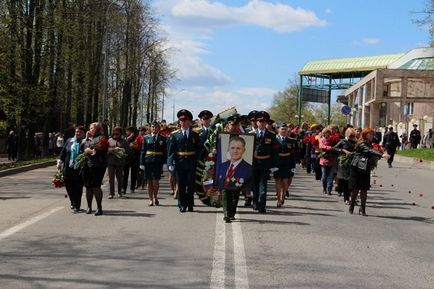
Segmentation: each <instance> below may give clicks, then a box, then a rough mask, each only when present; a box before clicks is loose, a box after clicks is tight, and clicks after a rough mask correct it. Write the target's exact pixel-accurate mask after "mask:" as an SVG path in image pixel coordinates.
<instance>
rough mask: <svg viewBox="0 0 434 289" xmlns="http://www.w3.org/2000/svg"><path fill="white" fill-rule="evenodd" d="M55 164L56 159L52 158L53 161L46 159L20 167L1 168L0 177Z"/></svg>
mask: <svg viewBox="0 0 434 289" xmlns="http://www.w3.org/2000/svg"><path fill="white" fill-rule="evenodd" d="M55 164H56V160H51V161H46V162H42V163H37V164H30V165H25V166H22V167H18V168H11V169H6V170H1V171H0V177H5V176H10V175H14V174H18V173H22V172H27V171H31V170H34V169H40V168H45V167H49V166H53V165H55Z"/></svg>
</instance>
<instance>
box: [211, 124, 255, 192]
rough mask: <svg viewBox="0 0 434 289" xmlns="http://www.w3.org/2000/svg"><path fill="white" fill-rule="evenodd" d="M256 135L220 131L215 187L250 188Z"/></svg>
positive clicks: (228, 188)
mask: <svg viewBox="0 0 434 289" xmlns="http://www.w3.org/2000/svg"><path fill="white" fill-rule="evenodd" d="M254 144H255V135H253V134H231V133H225V132H222V133H219V134H218V136H217V156H216V169H215V175H214V187H215V188H218V189H227V190H249V189H251V187H252V180H253V149H254Z"/></svg>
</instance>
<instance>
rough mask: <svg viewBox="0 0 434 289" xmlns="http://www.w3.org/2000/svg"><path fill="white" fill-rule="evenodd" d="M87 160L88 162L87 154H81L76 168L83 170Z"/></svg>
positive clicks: (76, 162)
mask: <svg viewBox="0 0 434 289" xmlns="http://www.w3.org/2000/svg"><path fill="white" fill-rule="evenodd" d="M87 160H88V156H87V154H85V153H81V154H79V155H78V156H77V158H76V159H75V165H74V168H75V169H80V170H82V169H83V168H84V167H85V165H86V163H87Z"/></svg>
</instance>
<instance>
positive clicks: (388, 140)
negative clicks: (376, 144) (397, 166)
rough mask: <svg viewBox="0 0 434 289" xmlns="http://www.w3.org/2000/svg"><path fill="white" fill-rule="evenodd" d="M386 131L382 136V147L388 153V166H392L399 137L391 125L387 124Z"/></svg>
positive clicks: (398, 144)
mask: <svg viewBox="0 0 434 289" xmlns="http://www.w3.org/2000/svg"><path fill="white" fill-rule="evenodd" d="M388 129H389V130H388V131H387V132H385V133H384V137H383V143H382V145H383V147H384V148H385V149H386V151H387V154H388V155H390V158H389V159H388V160H387V163H388V164H389V168H391V167H392V162H393V157H394V155H395V153H396V149H397V147H398V146H400V145H401V144H400V142H399V137H398V134H397V133H396V132H394V131H393V126H391V125H389V126H388Z"/></svg>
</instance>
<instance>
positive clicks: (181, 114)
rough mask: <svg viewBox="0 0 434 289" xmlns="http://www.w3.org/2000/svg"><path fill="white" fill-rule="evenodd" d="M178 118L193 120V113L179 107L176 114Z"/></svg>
mask: <svg viewBox="0 0 434 289" xmlns="http://www.w3.org/2000/svg"><path fill="white" fill-rule="evenodd" d="M176 116H177V117H178V119H179V120H193V115H192V114H191V112H189V111H188V110H186V109H181V110H180V111H178V113H177V114H176Z"/></svg>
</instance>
